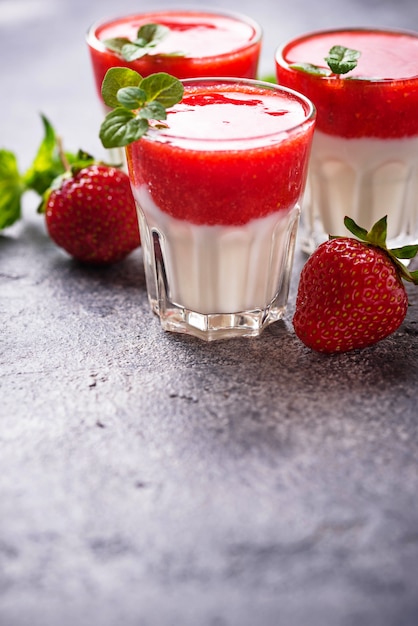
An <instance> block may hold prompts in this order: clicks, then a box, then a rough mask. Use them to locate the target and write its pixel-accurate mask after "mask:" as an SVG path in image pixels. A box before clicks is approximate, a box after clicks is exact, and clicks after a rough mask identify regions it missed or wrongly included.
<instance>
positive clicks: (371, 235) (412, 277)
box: [332, 215, 418, 285]
mask: <svg viewBox="0 0 418 626" xmlns="http://www.w3.org/2000/svg"><path fill="white" fill-rule="evenodd" d="M344 225H345V227H346V228H347V230H348V231H350V233H352V234H353V235H355V236H356V237H357V239H360V240H361V241H364V242H365V243H367V244H369V245H371V246H374V247H376V248H380V249H381V250H383V251H384V252H385V253H386V254H387V255H388V256H389V258H390V259H391V261H392V262H393V263H394V265H395V266H396V268H397V270H398V273H399V275H400V277H401V278H403V279H404V280H406V281H408V282H411V283H414V285H418V270H415V271H409V270H408V268H407V267H406V266H405V265H404V263H402V262H401V261H400V259H413V258H414V257H415V256H416V254H417V253H418V245H414V244H412V245H406V246H402V247H401V248H390V249H389V248H388V247H387V245H386V237H387V215H385V216H384V217H382V218H381V219H380V220H378V221H377V222H376V223H375V224H374V225H373V226H372V228H371V229H370V230H369V231H367V230H366V229H365V228H362V227H361V226H358V224H356V222H355V221H354V220H353V219H352V218H351V217H347V216H346V217H345V218H344ZM332 238H334V237H332Z"/></svg>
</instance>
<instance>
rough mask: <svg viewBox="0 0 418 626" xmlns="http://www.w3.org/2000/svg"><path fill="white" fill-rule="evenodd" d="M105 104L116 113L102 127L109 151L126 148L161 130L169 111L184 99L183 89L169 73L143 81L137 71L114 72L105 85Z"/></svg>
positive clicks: (149, 77) (110, 115)
mask: <svg viewBox="0 0 418 626" xmlns="http://www.w3.org/2000/svg"><path fill="white" fill-rule="evenodd" d="M102 97H103V100H104V103H105V104H106V105H107V106H108V107H109V108H110V109H112V110H111V111H110V113H108V114H107V115H106V117H105V119H104V121H103V123H102V125H101V127H100V132H99V137H100V140H101V142H102V144H103V146H104V147H105V148H122V147H124V146H127V145H129V144H130V143H132V142H134V141H137V140H138V139H140V138H141V137H142V136H143V135H145V133H146V132H147V131H148V130H149V128H158V126H159V125H160V126H161V124H160V122H162V121H164V120H165V119H166V118H167V112H166V110H167V109H168V108H170V107H172V106H174V105H175V104H177V103H178V102H180V100H181V99H182V97H183V85H182V83H181V82H180V81H179V80H178V79H177V78H174V76H171V75H170V74H166V73H165V72H158V73H156V74H151V75H150V76H147V77H146V78H142V76H141V75H140V74H138V72H136V71H135V70H132V69H129V68H125V67H112V68H110V69H109V70H108V71H107V73H106V75H105V77H104V79H103V83H102Z"/></svg>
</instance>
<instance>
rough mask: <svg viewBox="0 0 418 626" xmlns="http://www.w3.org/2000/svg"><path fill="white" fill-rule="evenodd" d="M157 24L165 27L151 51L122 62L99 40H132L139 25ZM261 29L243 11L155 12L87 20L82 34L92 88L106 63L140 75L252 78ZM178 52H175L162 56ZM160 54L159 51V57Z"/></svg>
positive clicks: (97, 81)
mask: <svg viewBox="0 0 418 626" xmlns="http://www.w3.org/2000/svg"><path fill="white" fill-rule="evenodd" d="M149 23H154V24H160V25H162V26H167V27H168V28H169V29H170V31H169V33H168V35H167V36H166V38H164V39H163V41H162V42H161V43H159V44H158V45H157V46H156V47H155V48H154V49H153V50H152V52H151V54H147V55H146V56H144V57H142V58H140V59H136V60H135V61H131V62H128V61H124V60H123V59H122V58H121V57H120V56H118V55H117V54H115V53H114V52H111V51H110V50H107V49H106V47H105V46H104V44H102V43H101V41H102V40H103V39H110V38H113V37H127V38H129V39H134V38H135V37H136V33H137V31H138V29H139V28H140V26H142V25H144V24H149ZM261 36H262V33H261V28H260V27H259V25H258V24H257V23H256V22H254V21H253V20H251V19H250V18H248V17H246V16H241V15H238V14H232V13H231V14H228V13H219V14H217V13H207V12H201V11H157V12H153V13H143V14H139V15H130V16H127V17H122V18H119V19H115V20H112V21H109V22H105V23H100V24H96V25H93V26H92V28H91V29H90V30H89V33H88V36H87V43H88V45H89V50H90V55H91V59H92V64H93V69H94V74H95V79H96V84H97V89H98V91H99V93H100V90H101V85H102V81H103V77H104V75H105V73H106V72H107V70H108V69H109V68H111V67H130V68H132V69H134V70H136V71H137V72H139V74H141V76H144V77H145V76H148V75H149V74H153V73H155V72H167V73H168V74H171V75H172V76H176V77H177V78H180V79H181V78H194V77H199V76H237V77H240V78H256V74H257V67H258V60H259V56H260V48H261ZM173 53H180V54H181V56H167V55H170V54H173ZM164 55H165V56H164Z"/></svg>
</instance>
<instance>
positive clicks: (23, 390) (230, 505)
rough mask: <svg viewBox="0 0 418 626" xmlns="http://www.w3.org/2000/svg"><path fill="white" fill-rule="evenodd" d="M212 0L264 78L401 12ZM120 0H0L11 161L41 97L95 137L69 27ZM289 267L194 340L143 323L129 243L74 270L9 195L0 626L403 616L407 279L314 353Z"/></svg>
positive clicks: (81, 27) (300, 625) (356, 620)
mask: <svg viewBox="0 0 418 626" xmlns="http://www.w3.org/2000/svg"><path fill="white" fill-rule="evenodd" d="M170 4H173V3H169V2H167V3H166V5H165V6H169V5H170ZM198 5H200V3H194V4H193V6H198ZM141 6H143V7H146V6H157V5H156V4H153V5H151V3H150V2H144V3H142V5H141ZM160 6H161V5H160ZM211 6H212V7H221V8H228V9H232V10H237V9H238V10H241V11H243V12H247V13H249V14H251V15H252V16H253V17H255V18H256V19H258V20H259V21H260V22H261V23H262V25H263V27H264V30H265V48H264V52H263V59H262V64H261V71H262V72H265V73H267V72H269V71H271V68H272V53H273V50H274V47H275V45H276V43H278V42H279V41H280V40H282V39H283V38H287V37H288V36H291V35H293V34H295V33H297V32H300V31H302V30H306V29H308V28H313V27H321V26H332V25H345V24H364V25H367V24H376V25H381V26H385V25H392V26H399V27H408V28H415V29H418V5H417V4H416V2H415V0H411V1H410V2H396V3H395V2H393V3H390V2H384V3H381V4H379V3H377V2H370V1H369V2H365V1H362V2H360V0H359V1H358V2H357V1H354V0H352V1H351V2H349V3H344V4H342V3H341V4H340V3H335V2H331V1H327V2H325V3H321V4H320V5H317V4H315V6H313V4H312V3H308V2H306V0H297V1H295V2H292V3H291V5H290V6H284V5H282V6H280V5H279V3H276V2H274V3H273V2H269V1H268V0H260V1H259V2H257V3H255V4H254V5H253V3H250V2H246V1H242V2H238V1H237V0H234V1H232V0H231V2H230V3H229V4H226V3H220V2H217V3H212V4H211ZM319 6H320V8H318V7H319ZM135 8H136V5H134V3H133V2H128V1H127V0H121V1H120V2H118V3H117V6H116V10H115V6H114V5H113V3H111V2H110V1H109V0H102V1H100V2H99V1H98V0H93V1H91V2H81V1H80V0H66V1H64V0H56V1H55V2H54V1H53V0H37V1H36V0H34V1H26V2H25V1H23V0H10V1H5V0H0V58H1V59H2V61H1V67H0V76H1V95H0V101H1V118H0V129H1V132H0V144H1V146H2V147H7V148H10V149H14V150H16V152H17V153H18V156H19V160H20V163H21V165H22V167H24V166H26V165H27V164H28V163H29V162H30V159H31V158H32V156H33V154H34V151H35V149H36V146H37V142H38V141H39V139H40V135H41V125H40V121H39V117H38V115H39V112H40V111H42V112H43V113H45V114H46V115H47V116H48V117H49V118H50V119H51V120H52V122H53V123H54V125H55V126H56V127H57V129H58V130H59V132H60V133H61V134H62V136H63V137H64V140H65V141H66V144H67V145H68V148H69V149H75V148H77V147H78V146H79V145H82V146H83V147H84V148H85V149H87V150H90V151H95V152H96V153H97V152H98V149H99V144H98V140H97V123H98V119H99V117H100V111H99V107H98V103H97V102H96V99H95V94H94V89H93V84H92V80H91V74H90V68H89V66H88V58H87V53H86V50H85V47H84V33H85V30H86V29H87V26H88V25H89V24H90V22H92V21H93V20H95V19H96V18H98V17H101V16H102V15H115V14H116V13H126V12H131V11H132V10H135ZM304 260H305V259H304V257H303V255H302V254H301V253H300V252H299V251H298V252H297V255H296V266H295V271H294V275H293V282H292V289H291V297H290V303H289V311H288V315H287V317H286V319H285V320H284V321H283V322H279V323H278V324H276V325H274V326H272V327H270V328H269V329H268V330H267V331H266V332H265V334H264V335H263V336H262V337H261V338H260V339H258V340H236V341H229V342H221V343H215V344H210V345H207V344H203V343H201V342H199V341H198V340H195V339H192V338H187V337H182V336H176V335H168V334H164V333H163V332H162V331H161V330H160V328H159V326H158V322H157V320H156V319H155V318H154V317H153V316H152V315H151V313H150V311H149V308H148V304H147V300H146V291H145V283H144V274H143V268H142V259H141V252H140V251H137V252H135V253H134V254H132V255H131V256H130V257H129V258H128V259H126V260H125V261H124V262H122V263H120V264H118V265H117V266H114V267H112V268H109V269H107V270H97V269H86V268H83V267H81V266H79V265H77V264H76V263H74V262H73V261H71V260H69V259H68V257H66V256H65V255H64V253H62V252H61V251H59V250H58V249H57V248H56V247H55V246H54V245H53V244H52V243H51V242H50V241H49V239H48V237H47V235H46V233H45V228H44V224H43V221H42V218H41V217H40V216H38V215H36V212H35V202H34V199H33V198H30V197H29V198H27V200H26V202H25V212H24V220H23V221H22V222H21V223H20V224H19V225H17V226H16V227H13V228H12V229H9V230H8V231H6V232H4V233H3V234H2V235H1V236H0V315H1V331H0V346H1V347H0V363H1V377H0V399H1V402H0V624H1V626H119V625H122V624H123V626H171V625H176V626H177V625H181V626H238V625H239V626H258V625H260V626H308V625H309V626H416V624H418V498H417V493H418V466H417V463H418V437H417V434H418V433H417V430H418V410H417V400H418V392H417V384H416V381H417V380H418V336H417V333H418V313H417V307H418V292H414V290H413V288H408V291H409V293H410V299H411V306H410V310H409V312H408V315H407V318H406V320H405V322H404V323H403V325H402V327H401V328H400V329H399V331H398V332H396V333H395V334H394V335H393V336H392V337H390V338H388V339H387V340H384V341H382V342H381V343H379V344H378V345H376V346H375V347H372V348H370V349H367V350H364V351H362V352H353V353H350V354H346V355H341V356H333V357H324V356H320V355H317V354H314V353H312V352H310V351H309V350H308V349H306V348H304V347H303V346H302V345H301V344H300V342H299V341H298V339H297V338H296V337H295V335H294V332H293V329H292V326H291V315H292V310H293V307H294V299H295V292H296V287H297V280H298V273H299V271H300V269H301V267H302V264H303V262H304Z"/></svg>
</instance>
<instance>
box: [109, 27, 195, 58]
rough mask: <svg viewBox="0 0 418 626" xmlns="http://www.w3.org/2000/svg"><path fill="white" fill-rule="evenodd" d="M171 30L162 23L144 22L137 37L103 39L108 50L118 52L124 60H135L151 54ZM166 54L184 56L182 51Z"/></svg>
mask: <svg viewBox="0 0 418 626" xmlns="http://www.w3.org/2000/svg"><path fill="white" fill-rule="evenodd" d="M169 32H170V29H169V28H168V27H167V26H163V25H162V24H144V25H143V26H141V27H140V28H139V30H138V32H137V34H136V37H135V39H132V40H131V39H128V38H127V37H113V38H110V39H103V41H102V43H103V44H104V45H105V46H106V48H107V49H108V50H111V51H112V52H115V53H116V54H118V55H119V56H120V57H121V58H122V59H124V61H135V60H136V59H140V58H141V57H143V56H145V55H146V54H150V52H152V50H153V48H155V47H156V46H157V45H158V44H159V43H160V42H161V41H163V39H165V38H166V37H167V35H168V33H169ZM164 56H183V55H182V53H181V52H172V53H170V54H164Z"/></svg>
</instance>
